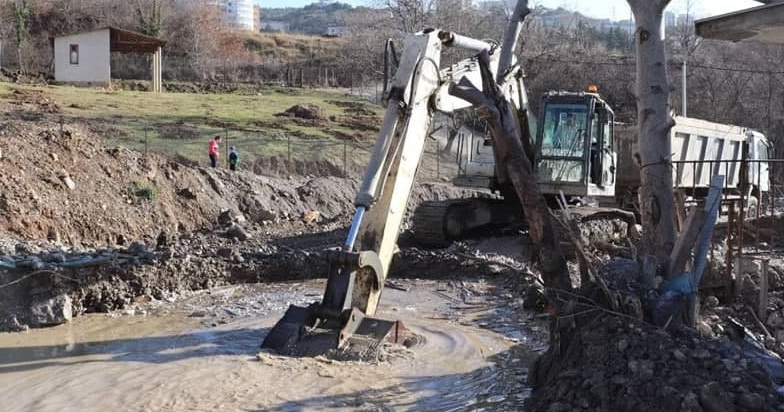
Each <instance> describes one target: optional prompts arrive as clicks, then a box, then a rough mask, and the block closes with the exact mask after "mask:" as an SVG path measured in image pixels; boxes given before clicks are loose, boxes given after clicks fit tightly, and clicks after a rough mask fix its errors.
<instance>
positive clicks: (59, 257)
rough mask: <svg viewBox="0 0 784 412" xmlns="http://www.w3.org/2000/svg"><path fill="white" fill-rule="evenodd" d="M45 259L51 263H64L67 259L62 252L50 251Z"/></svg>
mask: <svg viewBox="0 0 784 412" xmlns="http://www.w3.org/2000/svg"><path fill="white" fill-rule="evenodd" d="M44 260H45V261H46V262H49V263H63V262H65V261H66V260H67V259H66V258H65V255H64V254H62V253H50V254H48V255H46V256H45V257H44Z"/></svg>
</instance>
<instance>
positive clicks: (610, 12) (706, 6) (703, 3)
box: [254, 0, 760, 20]
mask: <svg viewBox="0 0 784 412" xmlns="http://www.w3.org/2000/svg"><path fill="white" fill-rule="evenodd" d="M254 1H255V2H256V4H259V5H260V6H261V7H302V6H305V5H307V4H310V3H314V2H315V0H254ZM479 1H481V0H474V3H478V2H479ZM689 1H690V2H691V3H692V4H693V5H694V6H693V9H694V13H696V15H697V16H698V17H699V18H701V17H708V16H715V15H719V14H723V13H729V12H731V11H736V10H741V9H745V8H749V7H754V6H759V5H760V3H757V2H755V1H752V0H673V1H672V3H671V4H670V6H669V8H668V10H670V11H673V12H675V13H676V14H677V13H685V9H686V3H687V2H689ZM341 2H342V3H348V4H351V5H353V6H368V5H374V4H377V1H374V0H341ZM531 4H541V5H543V6H547V7H553V8H555V7H559V6H562V7H565V8H567V9H571V10H577V11H579V12H580V13H583V14H585V15H587V16H591V17H603V18H613V17H614V18H615V19H616V20H624V19H628V18H629V6H628V4H627V3H626V0H531Z"/></svg>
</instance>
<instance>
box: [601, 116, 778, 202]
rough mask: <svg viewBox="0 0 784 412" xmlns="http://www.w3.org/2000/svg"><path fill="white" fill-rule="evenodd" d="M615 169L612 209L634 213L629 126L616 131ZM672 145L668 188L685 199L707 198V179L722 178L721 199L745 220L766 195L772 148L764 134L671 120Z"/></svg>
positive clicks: (633, 134) (633, 143)
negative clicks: (740, 209)
mask: <svg viewBox="0 0 784 412" xmlns="http://www.w3.org/2000/svg"><path fill="white" fill-rule="evenodd" d="M618 130H619V133H618V139H617V151H618V153H619V164H618V172H617V183H616V187H617V190H616V204H617V205H618V206H619V207H624V208H628V209H632V210H636V211H637V209H638V205H637V199H636V196H637V190H638V188H639V187H640V165H639V162H637V161H636V160H634V159H635V153H637V131H636V130H635V129H634V128H632V127H627V126H620V127H619V128H618ZM670 144H671V145H672V157H671V161H672V162H673V176H672V180H673V186H674V187H673V189H674V190H676V191H680V192H682V193H683V194H684V195H685V196H686V199H687V200H693V201H698V200H700V199H704V198H705V196H707V194H708V189H709V186H710V180H711V177H712V176H713V175H724V176H725V183H724V194H725V197H726V198H727V199H733V198H734V199H741V197H742V199H743V200H744V209H745V210H746V211H747V213H746V216H747V217H754V216H756V215H757V213H758V207H759V204H760V200H761V199H762V198H763V196H764V195H765V194H766V193H767V192H769V191H770V178H771V176H770V165H769V163H768V160H769V159H770V157H771V153H772V147H773V146H772V145H771V143H770V141H768V139H767V138H766V137H765V135H764V134H762V133H760V132H757V131H754V130H752V129H748V128H745V127H740V126H732V125H726V124H720V123H714V122H708V121H705V120H700V119H693V118H688V117H682V116H676V117H675V126H674V127H673V128H672V129H671V130H670Z"/></svg>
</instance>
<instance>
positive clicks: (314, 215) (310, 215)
mask: <svg viewBox="0 0 784 412" xmlns="http://www.w3.org/2000/svg"><path fill="white" fill-rule="evenodd" d="M320 216H321V212H319V211H318V210H311V211H310V212H307V213H304V214H303V215H302V221H303V222H305V223H311V222H315V221H316V220H318V218H319V217H320Z"/></svg>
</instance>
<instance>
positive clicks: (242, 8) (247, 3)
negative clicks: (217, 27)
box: [217, 0, 257, 30]
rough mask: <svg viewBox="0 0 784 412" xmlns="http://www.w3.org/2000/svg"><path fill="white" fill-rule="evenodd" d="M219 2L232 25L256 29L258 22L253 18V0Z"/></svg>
mask: <svg viewBox="0 0 784 412" xmlns="http://www.w3.org/2000/svg"><path fill="white" fill-rule="evenodd" d="M217 4H218V7H220V9H221V10H222V11H223V13H224V14H225V15H226V20H227V21H228V22H229V24H231V25H232V26H234V27H237V28H239V29H243V30H254V28H255V27H256V25H257V24H255V23H254V19H253V14H254V13H253V0H218V1H217Z"/></svg>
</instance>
